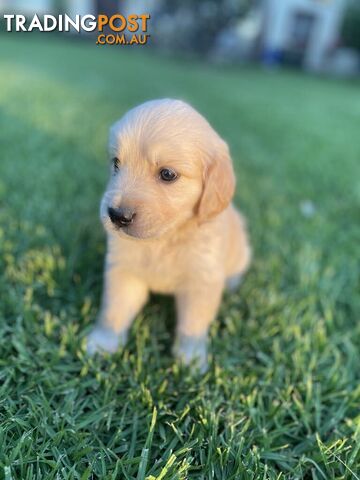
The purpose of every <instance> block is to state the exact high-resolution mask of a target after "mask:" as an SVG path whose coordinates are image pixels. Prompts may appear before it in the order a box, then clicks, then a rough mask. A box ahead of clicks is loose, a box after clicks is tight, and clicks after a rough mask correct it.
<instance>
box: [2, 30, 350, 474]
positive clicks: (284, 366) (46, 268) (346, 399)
mask: <svg viewBox="0 0 360 480" xmlns="http://www.w3.org/2000/svg"><path fill="white" fill-rule="evenodd" d="M41 38H42V40H41ZM44 38H45V40H44ZM0 72H1V75H0V329H1V335H0V419H1V420H0V445H1V446H0V479H6V480H15V479H21V480H27V479H35V478H36V479H46V480H50V479H81V480H86V479H97V478H99V479H106V480H110V479H125V480H126V479H137V480H141V479H148V480H150V479H151V480H155V479H158V480H160V479H161V480H170V479H173V480H175V479H204V480H211V479H223V480H231V479H239V480H242V479H244V480H250V479H261V480H266V479H269V480H270V479H271V480H275V479H277V480H282V479H288V480H290V479H318V480H321V479H324V480H330V479H359V478H360V386H359V379H360V322H359V312H360V292H359V244H360V141H359V125H360V88H359V87H360V85H359V83H356V82H354V83H351V82H340V81H335V80H326V79H321V78H314V77H309V76H305V75H300V74H297V73H294V72H264V71H262V70H261V69H255V68H251V69H240V68H235V67H233V68H232V67H227V68H222V69H220V68H217V67H215V66H210V65H204V64H201V63H195V62H192V61H185V60H179V59H175V58H168V59H165V58H159V57H157V56H156V55H155V54H154V53H152V52H151V51H148V50H145V51H144V50H141V49H137V50H136V49H135V50H130V49H124V48H122V47H113V48H100V47H98V48H96V47H95V45H93V44H92V43H91V42H89V43H86V42H84V43H82V42H80V43H71V42H69V41H61V40H56V39H55V40H51V39H50V40H49V39H48V38H47V37H34V36H24V37H20V38H16V37H14V36H5V35H2V36H1V43H0ZM164 96H174V97H180V98H183V99H185V100H188V101H190V102H191V103H192V104H193V105H194V106H195V107H196V108H198V109H199V110H200V111H201V112H202V113H204V114H205V115H206V116H207V118H209V120H210V121H211V123H212V124H213V125H214V126H215V128H216V129H217V130H218V131H219V132H220V133H221V134H222V136H223V137H224V138H225V139H226V140H227V141H228V142H229V144H230V147H231V151H232V155H233V160H234V163H235V168H236V171H237V178H238V188H237V193H236V198H235V202H236V204H237V205H238V206H239V207H240V208H241V209H242V210H243V212H244V213H245V215H246V216H247V218H248V224H249V230H250V235H251V241H252V244H253V248H254V262H253V265H252V268H251V270H250V272H249V273H248V275H247V277H246V280H245V282H244V283H243V285H242V286H241V288H240V289H239V291H238V292H236V293H234V294H231V295H230V294H225V296H224V301H223V304H222V307H221V310H220V312H219V316H218V317H219V318H218V320H217V322H216V323H214V325H213V326H212V329H211V361H210V369H209V371H208V373H207V374H206V375H205V376H202V377H196V375H194V374H192V372H191V369H190V370H188V369H183V368H180V367H179V365H177V364H176V363H174V361H173V359H172V357H171V341H172V335H173V329H174V308H173V303H172V301H171V299H167V298H161V297H155V298H153V299H152V300H151V302H150V304H149V305H148V306H147V307H146V309H145V310H144V312H143V313H142V314H141V315H140V316H139V317H138V318H137V319H136V321H135V324H134V328H133V329H132V333H131V338H130V341H129V344H128V346H127V347H126V349H125V350H123V351H120V352H118V353H117V354H115V355H113V356H105V358H101V359H99V358H95V359H89V358H87V357H86V355H85V350H84V338H85V335H86V333H87V332H88V331H89V329H90V328H91V325H92V324H93V322H94V321H95V318H96V314H97V310H98V305H99V297H100V292H101V283H102V262H103V255H104V250H105V241H104V240H105V237H104V233H103V231H102V227H101V225H100V222H99V220H98V204H99V199H100V196H101V193H102V190H103V188H104V186H105V181H106V176H107V157H106V150H105V145H106V136H107V130H108V127H109V125H110V124H111V123H112V122H113V121H114V120H115V119H117V118H118V117H119V116H121V115H122V114H123V113H124V112H125V111H126V110H127V109H128V108H130V107H132V106H134V105H135V104H138V103H140V102H142V101H144V100H147V99H150V98H156V97H164Z"/></svg>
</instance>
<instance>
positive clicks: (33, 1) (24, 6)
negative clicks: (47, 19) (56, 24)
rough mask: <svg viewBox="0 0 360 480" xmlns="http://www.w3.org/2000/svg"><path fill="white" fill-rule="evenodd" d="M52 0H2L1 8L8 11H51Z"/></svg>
mask: <svg viewBox="0 0 360 480" xmlns="http://www.w3.org/2000/svg"><path fill="white" fill-rule="evenodd" d="M51 7H52V2H51V0H0V9H1V10H2V11H6V12H8V13H13V12H19V13H24V14H33V13H39V14H43V13H50V12H51Z"/></svg>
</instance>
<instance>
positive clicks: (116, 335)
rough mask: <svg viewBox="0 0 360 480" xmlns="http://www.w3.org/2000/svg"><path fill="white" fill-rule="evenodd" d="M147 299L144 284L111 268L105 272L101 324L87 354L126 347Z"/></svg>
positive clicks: (92, 336)
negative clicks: (134, 323)
mask: <svg viewBox="0 0 360 480" xmlns="http://www.w3.org/2000/svg"><path fill="white" fill-rule="evenodd" d="M147 297H148V289H147V286H146V285H145V284H144V282H142V281H141V280H140V279H138V278H137V277H134V276H133V275H130V274H128V273H125V272H122V271H119V270H118V269H117V268H116V267H112V268H111V267H110V268H109V269H108V270H107V271H106V272H105V286H104V292H103V299H102V305H101V309H100V314H99V320H98V323H97V325H96V326H95V328H94V330H93V331H92V332H91V333H90V334H89V336H88V338H87V351H88V353H89V354H90V355H92V354H94V353H95V352H97V351H106V352H115V351H116V350H117V349H118V347H119V346H124V345H125V343H126V340H127V334H128V330H129V327H130V325H131V323H132V321H133V320H134V318H135V316H136V315H137V313H138V312H139V311H140V310H141V308H142V307H143V305H144V304H145V302H146V300H147Z"/></svg>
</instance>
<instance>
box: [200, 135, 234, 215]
mask: <svg viewBox="0 0 360 480" xmlns="http://www.w3.org/2000/svg"><path fill="white" fill-rule="evenodd" d="M234 191H235V175H234V170H233V166H232V161H231V158H230V153H229V149H228V146H227V145H226V143H225V142H223V141H222V140H221V141H220V143H219V144H218V145H217V146H216V149H215V154H214V156H213V158H212V161H210V163H209V165H208V166H207V167H206V170H205V182H204V190H203V194H202V197H201V199H200V203H199V209H198V216H199V220H200V221H201V222H203V221H206V220H208V219H210V218H212V217H214V216H215V215H217V214H218V213H220V212H222V211H223V210H225V208H226V207H227V206H228V205H229V203H230V202H231V199H232V197H233V195H234Z"/></svg>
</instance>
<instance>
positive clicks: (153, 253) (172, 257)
mask: <svg viewBox="0 0 360 480" xmlns="http://www.w3.org/2000/svg"><path fill="white" fill-rule="evenodd" d="M188 253H189V250H188V249H186V248H184V247H180V248H177V249H173V248H171V247H169V246H168V245H161V244H160V245H149V246H148V245H145V246H143V245H141V246H140V245H138V244H135V245H134V246H131V247H130V246H129V245H123V247H122V248H119V250H118V253H117V255H116V257H117V263H118V266H119V267H120V268H123V269H124V270H126V271H128V272H131V273H133V274H134V275H136V276H137V277H139V278H141V279H142V280H143V281H144V282H146V284H147V285H148V287H149V289H150V290H151V291H153V292H155V293H173V292H174V291H176V289H177V288H178V286H179V285H180V284H181V283H182V282H184V281H185V279H186V278H187V277H189V276H191V268H190V267H189V263H188Z"/></svg>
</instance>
